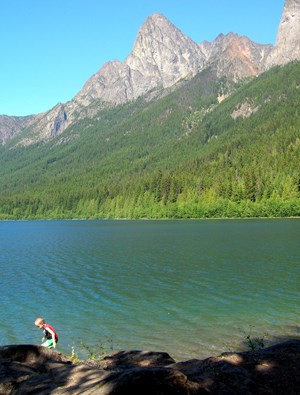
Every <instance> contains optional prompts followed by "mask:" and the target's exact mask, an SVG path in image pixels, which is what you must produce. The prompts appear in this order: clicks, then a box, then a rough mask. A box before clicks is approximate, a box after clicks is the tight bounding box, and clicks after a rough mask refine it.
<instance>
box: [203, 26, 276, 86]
mask: <svg viewBox="0 0 300 395" xmlns="http://www.w3.org/2000/svg"><path fill="white" fill-rule="evenodd" d="M200 48H201V49H202V52H203V53H204V54H205V55H206V58H207V61H206V63H207V65H208V64H211V65H214V67H215V68H216V70H217V75H218V76H223V75H226V76H229V77H232V78H233V79H234V80H239V79H241V78H244V77H249V76H256V75H258V74H259V73H260V72H261V70H262V65H263V64H264V63H265V61H266V58H267V56H268V55H269V54H270V52H271V50H272V49H273V46H272V45H265V44H257V43H254V42H253V41H251V40H250V39H249V38H248V37H246V36H240V35H238V34H234V33H228V34H227V35H223V34H220V35H219V36H218V37H217V38H216V39H215V40H214V41H212V42H211V43H210V42H207V41H204V42H203V43H201V44H200Z"/></svg>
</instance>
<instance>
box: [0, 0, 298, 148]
mask: <svg viewBox="0 0 300 395" xmlns="http://www.w3.org/2000/svg"><path fill="white" fill-rule="evenodd" d="M298 4H299V0H286V2H285V7H284V12H283V17H282V22H281V25H280V28H279V33H278V37H279V38H278V39H277V45H278V48H279V49H280V48H281V47H280V46H281V44H280V42H281V40H280V36H281V35H282V34H283V33H282V27H281V26H282V25H283V24H284V23H285V20H286V15H287V14H288V15H289V13H290V12H291V11H290V10H291V9H293V10H294V9H295V7H296V15H298V14H299V15H300V11H299V10H298V8H297V5H298ZM298 11H299V12H298ZM293 12H294V11H293ZM294 13H295V12H294ZM297 18H298V16H296V19H295V18H294V19H293V20H292V24H291V23H290V24H289V26H292V25H293V21H295V20H296V21H297ZM294 30H295V29H294ZM294 30H292V33H291V34H290V35H289V39H290V41H291V42H292V43H293V42H294V41H295V37H294V34H295V32H294ZM296 41H297V40H296ZM298 41H299V40H298ZM278 48H277V52H274V50H275V49H276V48H273V46H272V45H268V44H256V43H254V42H252V41H251V40H250V39H249V38H247V37H245V36H239V35H238V34H234V33H228V34H227V35H222V34H220V35H219V36H217V38H216V39H215V40H214V41H212V42H207V41H206V42H203V43H200V44H197V43H195V42H194V41H193V40H191V39H190V38H189V37H188V36H186V35H185V34H184V33H182V32H181V31H180V30H179V29H178V28H177V27H176V26H175V25H173V24H172V23H171V22H170V21H169V20H168V19H167V18H166V17H165V16H163V15H162V14H159V13H155V14H153V15H152V16H150V17H148V18H147V19H146V21H145V23H144V24H143V25H142V26H141V28H140V30H139V32H138V35H137V38H136V41H135V43H134V46H133V50H132V52H131V53H130V54H129V55H128V56H127V58H126V59H125V61H124V62H123V63H122V62H121V61H119V60H115V61H110V62H106V63H105V64H104V65H103V66H102V67H101V68H100V69H99V70H98V71H97V72H96V73H95V74H94V75H93V76H91V77H90V78H89V79H88V80H87V81H86V83H85V84H84V86H83V88H82V89H81V90H80V91H79V92H78V94H77V95H75V97H74V98H73V99H72V100H70V101H68V102H67V103H59V104H57V105H56V106H54V107H53V108H52V109H50V110H49V111H48V112H46V113H44V114H37V115H33V116H32V118H31V122H28V124H26V125H25V126H24V122H23V121H22V120H21V119H19V118H18V117H13V119H14V121H13V123H14V127H12V128H9V127H8V122H7V118H6V120H5V122H4V120H3V116H0V125H2V124H3V123H5V126H4V127H3V126H0V142H1V143H2V144H5V143H6V142H7V141H9V140H11V139H13V138H14V137H15V136H19V138H18V144H19V145H28V144H34V143H36V142H38V141H47V140H49V139H51V138H53V136H55V135H57V134H60V133H62V132H63V131H64V130H65V129H66V128H67V127H69V126H70V125H72V124H73V123H74V122H76V121H77V120H78V119H82V118H84V117H93V116H95V115H96V113H97V112H98V111H99V109H101V108H107V107H110V106H115V105H120V104H124V103H128V102H130V101H132V100H136V99H137V98H138V97H140V96H143V95H147V94H149V93H150V92H151V91H155V90H156V91H157V90H162V89H166V88H168V87H176V84H177V83H178V82H179V81H181V80H183V79H190V78H192V77H193V76H195V75H196V74H197V73H199V72H200V71H201V70H203V69H204V68H205V67H214V68H215V69H216V70H217V76H218V77H220V76H223V75H224V76H227V77H231V78H232V79H233V80H235V81H238V80H239V79H241V78H245V77H249V76H257V75H259V74H260V73H261V72H263V71H264V70H265V69H267V67H271V66H273V65H274V64H277V63H279V62H280V61H279V60H278V56H279V55H278V51H279V50H278ZM270 56H271V57H272V59H273V60H272V61H270V60H268V59H270ZM280 56H281V57H282V49H281V55H280ZM294 57H295V58H297V57H299V58H300V50H299V54H297V55H296V56H294ZM268 65H269V66H268ZM19 120H20V122H19ZM23 133H25V135H26V137H24V138H23V139H22V138H20V136H21V135H22V134H23Z"/></svg>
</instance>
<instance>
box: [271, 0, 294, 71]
mask: <svg viewBox="0 0 300 395" xmlns="http://www.w3.org/2000/svg"><path fill="white" fill-rule="evenodd" d="M293 60H300V0H286V1H285V4H284V9H283V14H282V18H281V22H280V25H279V30H278V34H277V39H276V46H275V48H274V50H273V51H272V52H271V54H270V56H269V58H268V59H267V62H266V68H270V67H272V66H274V65H280V64H285V63H288V62H291V61H293Z"/></svg>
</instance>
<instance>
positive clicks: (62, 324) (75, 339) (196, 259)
mask: <svg viewBox="0 0 300 395" xmlns="http://www.w3.org/2000/svg"><path fill="white" fill-rule="evenodd" d="M299 235H300V221H299V220H298V219H284V220H279V219H275V220H270V219H268V220H203V221H202V220H198V221H25V222H10V221H8V222H0V247H1V258H0V265H1V279H0V284H1V290H2V292H1V294H2V296H1V304H2V320H1V321H2V322H1V324H0V328H1V332H0V341H1V344H11V343H38V342H39V341H40V337H41V334H40V333H39V331H38V330H37V329H36V328H35V327H34V325H33V321H34V319H35V318H36V317H37V316H42V317H45V318H46V320H47V321H49V323H50V324H52V325H53V326H54V327H55V329H56V330H57V332H58V333H59V335H60V340H59V350H60V351H62V352H64V353H69V354H70V352H71V348H72V346H74V347H75V349H76V350H78V351H79V350H80V352H82V350H83V348H82V344H81V343H84V344H88V345H89V346H91V347H94V349H95V348H97V347H99V346H98V345H99V344H100V345H102V346H103V347H104V348H106V349H107V350H108V351H109V349H110V348H113V349H114V350H117V349H142V350H159V351H167V352H169V353H170V355H171V356H173V357H174V358H175V359H188V358H204V357H207V356H210V355H216V354H218V353H220V352H222V351H228V350H234V349H237V348H239V347H241V345H242V341H243V339H245V337H246V335H247V334H249V333H250V334H251V336H253V337H254V336H260V337H261V336H265V340H266V342H268V341H269V340H271V339H274V338H286V337H288V336H293V337H296V336H299V333H300V326H299V306H300V286H299V284H300V281H299V280H300V266H299V264H300V243H299ZM96 345H97V346H96Z"/></svg>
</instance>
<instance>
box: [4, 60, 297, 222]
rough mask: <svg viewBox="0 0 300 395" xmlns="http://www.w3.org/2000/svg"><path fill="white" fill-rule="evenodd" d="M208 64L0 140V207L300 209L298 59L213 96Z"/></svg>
mask: <svg viewBox="0 0 300 395" xmlns="http://www.w3.org/2000/svg"><path fill="white" fill-rule="evenodd" d="M231 84H232V82H231V80H227V79H226V78H224V77H223V78H221V79H218V78H217V77H216V70H214V69H207V70H203V71H202V72H201V73H200V74H197V75H196V76H195V77H194V78H193V79H191V80H189V81H186V82H184V83H182V85H181V87H179V88H178V89H176V90H175V91H173V92H171V93H170V94H169V95H165V96H163V97H161V98H159V99H158V98H156V99H155V100H152V101H146V100H144V99H143V98H140V99H139V100H137V101H134V102H132V103H127V104H124V105H121V106H116V107H113V108H109V109H103V110H100V111H99V112H98V113H97V115H96V116H95V117H93V118H92V119H90V118H85V119H82V120H79V121H78V122H77V123H75V124H73V125H72V126H70V127H69V128H67V129H66V130H65V131H64V132H63V133H62V134H60V135H57V136H54V137H53V139H51V140H49V141H48V142H44V143H38V144H36V145H30V146H27V147H22V146H19V147H18V148H13V149H11V147H13V142H12V141H11V145H10V144H9V143H7V144H6V145H5V146H4V147H2V148H1V149H0V154H1V155H0V180H1V186H2V188H1V192H0V218H45V217H46V218H99V217H100V218H103V217H105V218H109V217H123V218H124V217H127V218H142V217H147V218H161V217H175V218H182V217H219V216H243V217H244V216H289V215H299V214H300V203H299V201H300V200H299V190H300V187H299V174H300V167H299V166H300V160H299V159H300V144H299V142H300V130H299V125H300V114H299V104H300V89H299V86H300V64H299V63H295V64H289V65H287V66H285V67H277V68H274V69H272V70H270V71H268V72H266V73H264V74H262V75H261V76H260V77H258V78H256V79H254V80H252V81H250V82H249V83H247V84H245V83H244V84H243V85H241V86H240V87H239V88H237V87H236V92H235V93H233V94H232V95H231V96H230V97H228V98H227V99H225V100H223V101H222V102H220V103H219V101H218V95H219V92H220V89H223V90H224V91H226V89H227V88H228V89H231V90H232V86H231Z"/></svg>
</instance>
